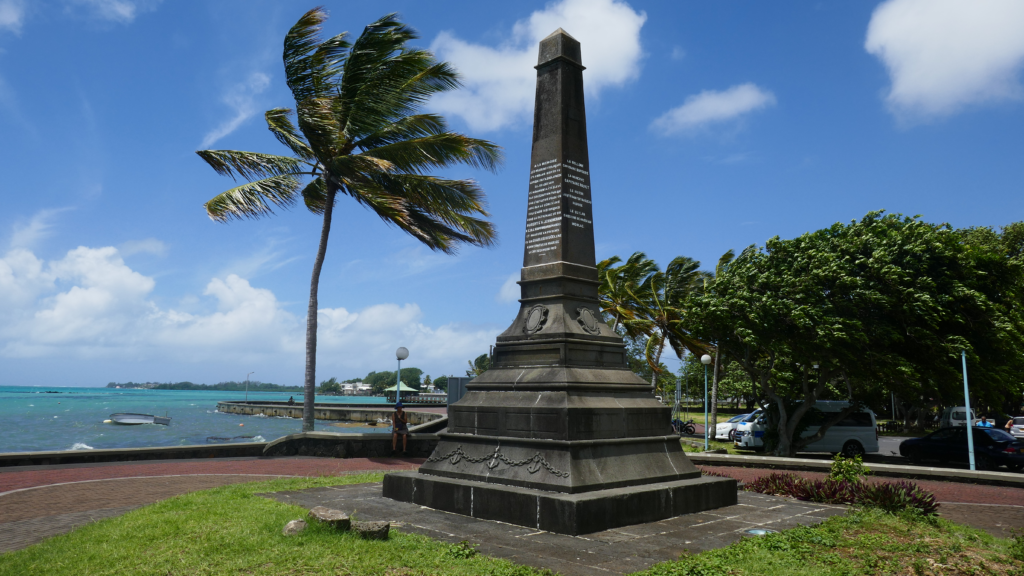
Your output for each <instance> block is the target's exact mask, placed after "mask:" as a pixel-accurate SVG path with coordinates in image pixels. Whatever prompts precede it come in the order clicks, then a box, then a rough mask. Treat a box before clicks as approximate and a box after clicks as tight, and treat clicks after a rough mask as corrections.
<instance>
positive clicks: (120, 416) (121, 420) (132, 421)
mask: <svg viewBox="0 0 1024 576" xmlns="http://www.w3.org/2000/svg"><path fill="white" fill-rule="evenodd" d="M110 421H111V422H113V423H114V424H124V425H126V426H135V425H138V424H163V425H164V426H167V425H169V424H170V423H171V419H170V418H169V417H167V416H154V415H152V414H133V413H131V412H118V413H117V414H111V415H110Z"/></svg>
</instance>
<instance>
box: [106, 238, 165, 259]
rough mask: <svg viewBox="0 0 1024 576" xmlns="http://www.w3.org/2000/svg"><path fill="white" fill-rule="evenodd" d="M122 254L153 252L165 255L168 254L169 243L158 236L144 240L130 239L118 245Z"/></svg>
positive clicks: (155, 254)
mask: <svg viewBox="0 0 1024 576" xmlns="http://www.w3.org/2000/svg"><path fill="white" fill-rule="evenodd" d="M117 250H118V252H120V253H121V255H122V256H134V255H135V254H152V255H154V256H163V255H164V254H167V245H166V244H164V243H163V242H161V241H159V240H157V239H156V238H144V239H142V240H129V241H127V242H125V243H123V244H121V245H120V246H118V247H117Z"/></svg>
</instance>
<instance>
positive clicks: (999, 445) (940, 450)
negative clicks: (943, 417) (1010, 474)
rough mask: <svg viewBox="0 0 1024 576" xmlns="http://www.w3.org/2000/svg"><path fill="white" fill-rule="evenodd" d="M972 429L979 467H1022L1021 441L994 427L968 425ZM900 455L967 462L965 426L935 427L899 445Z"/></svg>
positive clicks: (915, 461) (1012, 468)
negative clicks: (928, 432) (925, 434)
mask: <svg viewBox="0 0 1024 576" xmlns="http://www.w3.org/2000/svg"><path fill="white" fill-rule="evenodd" d="M971 430H972V431H973V432H974V463H975V466H976V467H977V468H978V470H995V469H996V468H998V467H999V466H1006V467H1007V468H1009V469H1010V470H1014V471H1016V470H1020V469H1021V468H1024V442H1022V441H1021V440H1018V439H1017V438H1014V437H1013V436H1010V435H1009V434H1007V433H1006V432H1004V431H1002V430H999V429H997V428H979V427H974V428H971ZM900 454H901V455H903V456H905V457H906V458H907V460H910V461H911V462H914V463H917V462H921V461H923V460H938V461H939V462H943V463H945V462H963V463H966V462H967V428H966V427H965V426H954V427H952V428H942V429H941V430H936V431H935V432H932V433H931V434H929V435H927V436H924V437H923V438H911V439H909V440H904V441H903V442H902V443H901V444H900Z"/></svg>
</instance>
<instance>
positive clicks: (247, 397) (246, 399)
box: [245, 372, 255, 402]
mask: <svg viewBox="0 0 1024 576" xmlns="http://www.w3.org/2000/svg"><path fill="white" fill-rule="evenodd" d="M253 374H255V372H249V373H248V374H246V375H245V401H246V402H248V401H249V376H252V375H253Z"/></svg>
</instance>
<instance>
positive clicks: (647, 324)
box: [623, 256, 708, 388]
mask: <svg viewBox="0 0 1024 576" xmlns="http://www.w3.org/2000/svg"><path fill="white" fill-rule="evenodd" d="M699 268H700V262H697V261H696V260H693V259H691V258H687V257H685V256H677V257H676V258H673V259H672V261H671V262H669V265H668V266H667V267H666V268H665V271H664V272H662V271H660V270H656V271H655V272H654V273H652V274H650V275H649V276H647V278H646V279H645V281H644V282H643V284H641V285H640V286H637V287H634V288H631V292H632V294H633V300H634V301H635V302H637V303H638V308H637V311H636V316H635V317H634V318H631V319H627V320H624V321H623V325H624V326H625V328H626V331H627V333H633V334H642V335H645V336H647V343H646V345H645V347H644V356H645V357H646V360H647V364H648V365H650V367H651V370H652V372H653V374H652V376H651V386H654V387H655V388H657V385H658V374H659V373H660V372H661V355H662V353H663V352H664V351H665V346H666V345H668V346H669V347H671V348H672V350H673V351H674V352H675V353H676V356H678V357H679V358H682V357H683V350H689V351H690V352H691V353H693V354H695V355H697V356H699V355H701V354H703V353H704V352H705V351H706V350H707V347H708V345H707V344H706V343H705V342H703V341H701V340H699V339H698V338H695V337H694V336H693V335H691V334H690V332H689V330H687V328H686V321H685V320H686V310H685V307H686V302H687V299H688V297H689V296H690V295H692V294H694V293H695V292H696V291H698V290H699V289H700V288H701V286H702V284H703V273H702V272H700V270H699Z"/></svg>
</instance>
